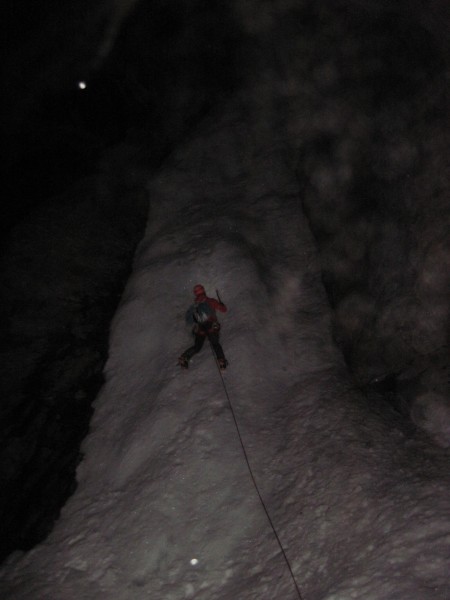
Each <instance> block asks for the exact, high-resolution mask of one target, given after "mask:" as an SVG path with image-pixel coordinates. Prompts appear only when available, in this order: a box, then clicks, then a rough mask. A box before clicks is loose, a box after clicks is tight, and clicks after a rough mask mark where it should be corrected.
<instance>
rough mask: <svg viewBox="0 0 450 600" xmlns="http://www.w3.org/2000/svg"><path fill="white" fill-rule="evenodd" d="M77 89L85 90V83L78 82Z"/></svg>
mask: <svg viewBox="0 0 450 600" xmlns="http://www.w3.org/2000/svg"><path fill="white" fill-rule="evenodd" d="M78 87H79V88H80V90H85V89H86V87H87V86H86V82H85V81H79V82H78Z"/></svg>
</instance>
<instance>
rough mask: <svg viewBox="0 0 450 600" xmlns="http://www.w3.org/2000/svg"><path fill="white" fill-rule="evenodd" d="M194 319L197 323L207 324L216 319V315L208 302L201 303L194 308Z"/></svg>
mask: <svg viewBox="0 0 450 600" xmlns="http://www.w3.org/2000/svg"><path fill="white" fill-rule="evenodd" d="M192 317H193V319H194V321H195V322H196V323H206V322H207V321H211V320H212V319H215V317H216V313H215V311H214V309H213V308H212V306H210V305H209V304H208V302H199V303H198V304H196V305H195V306H194V311H193V313H192Z"/></svg>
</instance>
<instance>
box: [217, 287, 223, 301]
mask: <svg viewBox="0 0 450 600" xmlns="http://www.w3.org/2000/svg"><path fill="white" fill-rule="evenodd" d="M216 296H217V300H218V301H219V302H220V304H223V302H222V300H221V299H220V294H219V290H216Z"/></svg>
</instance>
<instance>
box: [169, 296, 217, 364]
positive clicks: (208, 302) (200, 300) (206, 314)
mask: <svg viewBox="0 0 450 600" xmlns="http://www.w3.org/2000/svg"><path fill="white" fill-rule="evenodd" d="M194 296H195V298H194V304H193V305H192V306H191V307H190V308H189V310H188V311H187V313H186V322H187V323H188V324H189V325H192V326H193V327H192V333H193V334H194V345H193V346H191V347H190V348H188V349H187V350H186V352H183V354H182V355H181V356H180V358H179V359H178V363H179V364H180V365H181V366H182V367H183V368H185V369H187V368H188V366H189V361H190V359H191V358H192V357H193V356H194V354H197V352H200V350H201V349H202V347H203V344H204V343H205V339H206V338H208V340H209V341H210V343H211V346H212V348H213V350H214V353H215V355H216V358H217V364H218V365H219V368H220V369H221V370H224V369H226V367H227V364H228V361H227V360H226V358H225V355H224V353H223V350H222V346H221V345H220V343H219V331H220V324H219V321H218V320H217V316H216V310H218V311H220V312H223V313H224V312H227V307H226V306H225V304H223V302H221V301H220V300H216V299H215V298H208V296H207V295H206V292H205V288H204V287H203V286H202V285H200V284H198V285H196V286H195V287H194Z"/></svg>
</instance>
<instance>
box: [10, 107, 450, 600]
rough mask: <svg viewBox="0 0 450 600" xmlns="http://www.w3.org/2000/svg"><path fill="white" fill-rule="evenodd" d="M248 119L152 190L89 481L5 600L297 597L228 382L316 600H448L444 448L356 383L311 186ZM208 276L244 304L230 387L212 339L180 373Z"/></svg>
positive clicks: (293, 556) (85, 465) (232, 330)
mask: <svg viewBox="0 0 450 600" xmlns="http://www.w3.org/2000/svg"><path fill="white" fill-rule="evenodd" d="M241 110H244V109H243V108H242V107H241V105H240V103H239V102H238V101H236V102H235V104H232V105H231V106H230V107H229V109H228V111H225V112H224V113H223V115H224V116H222V119H221V120H220V122H217V123H215V122H213V121H211V122H210V123H209V128H208V127H207V125H204V126H203V130H202V132H200V133H199V134H198V135H197V136H193V137H192V140H191V141H190V142H189V143H188V144H187V145H186V146H185V147H184V148H182V149H180V150H179V151H178V152H177V153H175V154H174V155H173V156H172V157H171V159H170V160H169V161H168V162H167V163H166V165H165V166H164V168H163V169H162V170H161V171H160V173H159V174H158V176H157V177H156V178H155V179H154V180H153V181H151V182H150V183H149V194H150V213H149V221H148V227H147V231H146V235H145V238H144V239H143V241H142V243H141V245H140V247H139V249H138V252H137V254H136V259H135V265H134V271H133V274H132V276H131V278H130V280H129V282H128V285H127V288H126V291H125V294H124V296H123V299H122V303H121V306H120V308H119V310H118V312H117V314H116V316H115V318H114V321H113V323H112V327H111V340H110V352H109V360H108V363H107V365H106V383H105V385H104V387H103V390H102V391H101V393H100V395H99V397H98V398H97V400H96V402H95V414H94V416H93V420H92V424H91V431H90V434H89V436H88V437H87V439H86V440H85V443H84V446H83V452H84V454H85V458H84V460H83V462H82V463H81V464H80V466H79V468H78V473H77V479H78V482H79V485H78V489H77V491H76V493H75V494H74V496H72V498H71V499H70V500H69V502H68V503H67V504H66V506H65V507H64V509H63V511H62V515H61V518H60V520H59V522H58V523H57V525H56V527H55V529H54V531H53V532H52V534H51V535H50V536H49V538H48V539H47V540H46V541H45V542H44V543H42V544H40V545H39V546H37V547H36V548H35V549H34V550H32V551H31V552H28V553H26V554H21V553H16V554H14V555H13V556H11V558H10V560H9V561H8V562H7V563H6V564H5V565H4V566H3V569H2V571H1V576H2V581H1V583H0V593H1V597H2V598H3V600H13V599H14V600H19V599H20V600H44V599H45V600H61V599H64V600H80V598H83V599H85V600H94V599H95V600H101V599H105V600H107V599H108V600H111V599H113V600H144V599H146V600H147V599H149V598H151V599H152V600H182V599H188V598H195V599H196V600H236V599H239V600H256V599H258V600H262V599H264V600H265V599H267V600H272V599H280V600H281V599H282V600H291V599H294V598H298V596H297V593H296V590H295V588H294V585H293V581H292V579H291V576H290V573H289V570H288V568H287V565H286V562H285V560H284V558H283V556H282V554H281V551H280V548H279V546H278V543H277V540H276V538H275V536H274V533H273V531H272V528H271V526H270V523H269V522H268V520H267V518H266V515H265V513H264V511H263V509H262V506H261V503H260V501H259V498H258V496H257V494H256V492H255V489H254V487H253V483H252V480H251V478H250V475H249V472H248V468H247V464H246V461H245V458H244V455H243V451H242V448H241V445H240V441H239V438H238V435H237V431H236V428H235V424H234V420H233V417H232V413H231V411H230V407H229V404H228V399H227V396H226V394H225V389H224V386H223V382H224V383H225V386H226V391H227V393H228V395H229V398H230V399H231V402H232V405H233V408H234V411H235V415H236V418H237V420H238V423H239V426H240V431H241V435H242V438H243V440H244V444H245V447H246V450H247V453H248V457H249V461H250V464H251V468H252V471H253V473H254V477H255V479H256V481H257V483H258V486H259V489H260V492H261V494H262V497H263V499H264V502H265V504H266V506H267V509H268V511H269V514H270V516H271V519H272V521H273V523H274V526H275V528H276V531H277V534H278V535H279V538H280V540H281V542H282V544H283V548H284V550H285V552H286V555H287V557H288V560H289V563H290V565H291V567H292V570H293V573H294V575H295V579H296V581H297V584H298V586H299V588H300V590H301V593H302V596H303V598H304V600H349V599H351V598H358V599H364V600H394V599H395V600H399V599H405V600H406V599H408V600H411V599H414V600H431V599H434V600H445V599H448V598H450V591H449V580H448V564H449V558H450V549H449V546H450V539H449V536H450V519H449V517H450V510H449V509H450V499H449V495H448V489H449V487H448V484H449V473H448V469H446V468H445V463H444V461H443V459H442V452H441V453H440V451H437V450H433V448H432V447H431V446H430V447H428V446H427V445H426V442H424V441H421V440H420V439H417V440H416V439H406V438H405V437H404V435H403V433H401V432H400V431H399V430H397V429H395V427H393V426H392V425H391V424H390V423H389V422H388V419H384V418H383V416H381V415H379V414H376V413H375V412H374V411H371V410H370V408H369V407H367V404H366V400H365V399H364V398H363V397H362V396H361V395H360V394H359V392H358V391H356V390H354V389H353V387H352V384H351V382H350V379H349V378H348V376H347V373H346V370H345V366H344V363H343V360H342V358H341V355H340V353H339V351H338V350H337V348H336V347H335V345H334V343H333V341H332V337H331V329H330V315H329V308H328V305H327V301H326V298H325V294H324V290H323V287H322V284H321V280H320V268H319V263H318V258H317V256H316V249H315V246H314V242H313V239H312V236H311V234H310V231H309V229H308V224H307V222H306V219H305V217H304V215H303V213H302V210H301V204H300V201H299V199H298V190H297V185H296V182H295V178H294V176H293V174H292V173H291V171H290V170H289V168H288V167H287V165H286V164H285V161H284V160H283V153H282V152H281V149H280V147H279V145H278V142H277V138H276V135H275V134H274V133H273V132H271V130H270V123H268V124H267V126H266V127H265V128H260V127H252V123H251V122H250V123H248V125H247V126H245V125H243V124H244V123H246V121H248V113H246V112H244V113H241ZM257 132H259V133H257ZM269 139H270V142H271V143H270V144H268V143H267V142H268V140H269ZM199 282H200V283H202V284H203V285H205V287H206V289H207V291H208V292H209V293H210V294H214V291H215V289H216V288H219V289H220V293H221V296H222V298H223V300H224V301H225V302H226V303H227V305H228V307H229V311H228V313H227V314H226V315H224V316H223V317H221V321H222V325H223V329H222V331H223V333H222V342H223V346H224V349H225V352H226V354H227V357H228V359H229V361H230V365H229V369H228V370H227V372H226V373H225V374H224V377H223V381H222V379H221V376H220V373H219V372H218V370H217V368H216V366H215V363H214V360H213V358H212V355H211V352H210V350H209V348H208V347H206V346H205V348H204V349H203V351H202V353H201V354H199V355H198V356H196V357H195V359H194V360H193V362H192V366H191V368H190V369H189V370H188V371H180V370H179V368H178V367H177V364H176V359H177V356H178V354H179V353H180V352H181V351H182V350H184V349H185V347H187V345H189V343H190V333H189V331H188V330H186V329H185V326H184V324H183V315H184V312H185V310H186V308H187V306H188V304H189V303H190V301H191V289H192V287H193V285H194V284H196V283H199Z"/></svg>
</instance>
